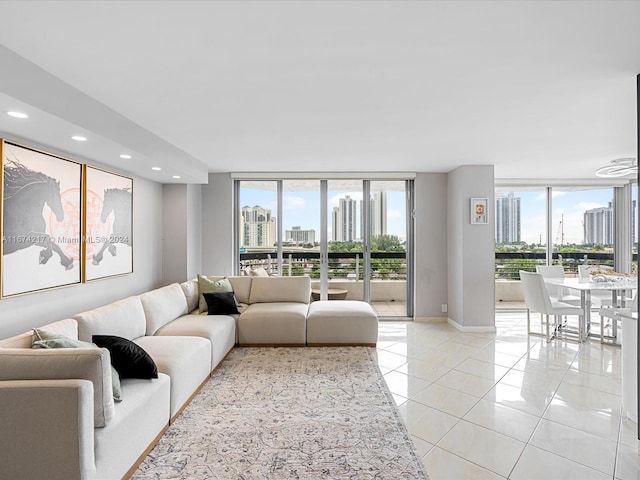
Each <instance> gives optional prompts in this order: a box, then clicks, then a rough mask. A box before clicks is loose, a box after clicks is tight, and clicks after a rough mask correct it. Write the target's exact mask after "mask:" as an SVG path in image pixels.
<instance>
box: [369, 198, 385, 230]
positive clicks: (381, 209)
mask: <svg viewBox="0 0 640 480" xmlns="http://www.w3.org/2000/svg"><path fill="white" fill-rule="evenodd" d="M371 234H372V235H386V234H387V192H375V193H374V194H373V198H372V199H371Z"/></svg>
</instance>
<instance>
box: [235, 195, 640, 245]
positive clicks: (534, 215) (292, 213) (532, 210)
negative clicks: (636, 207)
mask: <svg viewBox="0 0 640 480" xmlns="http://www.w3.org/2000/svg"><path fill="white" fill-rule="evenodd" d="M510 192H513V193H514V195H515V196H518V197H520V199H521V200H520V202H521V234H520V241H521V242H525V243H528V244H532V243H533V244H540V243H541V244H545V243H546V228H547V227H546V225H547V221H546V211H547V207H546V190H545V189H544V188H541V189H539V190H515V189H509V190H505V189H496V194H495V198H498V197H499V196H500V195H501V194H505V195H508V194H509V193H510ZM632 192H633V193H632V196H633V200H636V201H637V189H636V188H633V189H632ZM345 195H350V196H351V198H352V199H354V200H356V201H358V204H360V201H361V200H362V192H361V191H357V190H351V191H346V190H344V191H335V190H330V191H329V192H328V204H329V205H328V212H327V218H328V227H327V229H328V238H329V239H331V238H332V226H331V212H332V209H333V207H334V206H338V205H339V198H340V197H344V196H345ZM612 198H613V189H612V188H598V189H589V190H573V191H568V190H560V189H559V188H554V189H553V196H552V211H553V219H552V234H551V235H552V238H551V242H552V243H553V244H559V243H564V244H571V243H575V244H582V242H583V240H584V214H585V212H586V211H588V210H592V209H595V208H606V207H607V206H608V204H609V202H611V200H612ZM405 201H406V198H405V192H403V191H387V233H388V234H389V235H396V236H398V237H399V238H400V239H401V240H402V241H404V240H405V239H406V213H405V209H406V206H405ZM240 204H241V205H243V206H244V205H251V206H254V205H260V206H262V207H264V208H270V209H271V210H272V215H273V216H274V217H275V216H276V213H275V212H276V211H277V195H276V192H275V191H273V190H262V189H255V188H244V187H243V188H241V194H240ZM319 205H320V193H319V192H318V191H295V192H283V217H284V228H283V232H284V230H290V229H292V227H294V226H300V228H301V229H303V230H311V229H313V230H315V231H316V240H317V241H319V235H320V231H321V230H320V207H319ZM490 205H491V208H490V210H489V216H490V217H491V216H494V219H495V215H496V212H495V202H493V203H490ZM417 208H418V207H417ZM560 221H562V224H563V225H562V228H560ZM562 233H564V242H562ZM357 236H358V237H359V236H360V231H358V235H357ZM634 238H636V239H637V238H638V234H637V224H636V225H635V237H634Z"/></svg>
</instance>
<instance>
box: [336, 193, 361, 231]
mask: <svg viewBox="0 0 640 480" xmlns="http://www.w3.org/2000/svg"><path fill="white" fill-rule="evenodd" d="M356 207H357V202H356V201H355V200H353V199H352V198H351V197H350V196H349V195H346V196H345V197H344V198H341V199H340V200H339V204H338V206H337V207H333V211H332V212H331V220H332V239H333V241H334V242H352V241H354V240H355V239H356V209H357V208H356Z"/></svg>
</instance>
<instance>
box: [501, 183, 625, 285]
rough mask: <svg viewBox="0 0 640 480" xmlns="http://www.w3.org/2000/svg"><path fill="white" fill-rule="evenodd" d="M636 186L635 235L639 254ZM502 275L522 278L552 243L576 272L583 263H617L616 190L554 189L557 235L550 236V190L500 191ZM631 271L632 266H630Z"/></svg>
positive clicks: (567, 267) (542, 258)
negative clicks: (548, 197)
mask: <svg viewBox="0 0 640 480" xmlns="http://www.w3.org/2000/svg"><path fill="white" fill-rule="evenodd" d="M636 195H637V193H636V189H634V192H633V200H632V209H631V210H632V215H631V222H632V226H631V227H632V228H631V235H632V239H631V242H632V245H633V252H634V254H635V253H637V225H636V221H635V219H636V210H635V208H636V202H637V198H636ZM495 212H496V213H495V215H496V217H495V219H496V237H495V238H496V278H499V279H517V278H518V271H519V270H520V269H523V270H530V271H535V266H536V265H540V264H544V263H545V262H546V250H547V244H548V242H549V243H550V244H551V246H552V251H553V255H554V263H555V262H557V261H561V262H562V264H563V265H564V266H565V270H566V271H568V272H569V273H572V274H575V273H576V271H577V266H578V265H579V264H581V263H585V262H586V263H589V264H604V265H613V258H614V208H613V189H612V188H600V189H574V190H568V189H566V190H563V189H556V188H554V189H553V194H552V219H551V226H552V227H551V235H550V238H547V234H546V231H547V227H546V225H547V206H546V189H539V190H530V191H526V190H525V191H510V190H505V191H500V190H498V191H496V199H495ZM629 268H630V269H631V268H632V267H631V266H629Z"/></svg>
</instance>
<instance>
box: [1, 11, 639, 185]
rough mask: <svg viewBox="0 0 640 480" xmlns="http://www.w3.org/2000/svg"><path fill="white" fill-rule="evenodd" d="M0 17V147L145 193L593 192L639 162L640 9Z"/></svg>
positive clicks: (7, 14) (20, 14)
mask: <svg viewBox="0 0 640 480" xmlns="http://www.w3.org/2000/svg"><path fill="white" fill-rule="evenodd" d="M0 18H1V19H2V28H0V65H1V67H0V73H1V74H0V133H1V134H2V135H3V136H5V137H7V138H10V139H14V140H18V141H21V142H23V143H28V144H30V145H34V146H38V147H41V148H45V149H48V150H50V151H51V150H53V151H55V152H56V153H61V154H64V155H67V156H70V157H72V158H75V159H79V160H83V161H88V162H93V163H98V164H103V165H105V166H110V167H112V168H117V169H119V170H124V171H127V172H130V173H132V174H136V175H142V176H144V177H147V178H152V179H155V180H157V181H160V182H165V183H169V182H172V181H175V180H172V179H171V175H174V174H179V175H181V176H182V178H181V179H180V180H178V181H180V182H200V183H202V182H206V180H207V176H206V174H207V171H214V172H217V171H235V172H281V171H295V172H307V171H310V172H324V171H331V172H334V171H338V172H340V171H352V172H359V171H383V172H384V171H420V172H448V171H450V170H451V169H453V168H455V167H457V166H458V165H469V164H494V165H495V174H496V177H497V178H498V179H500V178H503V179H504V178H560V179H561V178H590V179H591V178H593V172H594V171H595V169H596V168H598V167H600V166H602V165H605V164H607V163H608V162H610V161H611V160H612V159H615V158H620V157H635V156H636V133H637V132H636V75H637V74H638V73H640V28H639V27H638V26H639V25H640V2H638V1H604V2H598V1H586V2H582V1H567V2H564V1H556V2H525V1H519V2H506V1H504V2H503V1H499V2H484V1H469V2H454V1H448V2H444V1H438V2H437V1H430V2H426V1H425V2H420V1H408V2H403V1H394V2H390V1H389V2H387V1H373V2H368V1H351V2H338V1H322V2H320V1H317V2H312V1H306V2H293V1H282V2H269V1H264V2H240V1H236V2H214V1H151V0H149V1H83V2H79V1H66V2H65V1H50V0H47V1H42V2H39V1H29V2H25V1H16V2H14V1H1V2H0ZM11 109H22V110H24V111H26V112H27V113H29V115H30V118H29V119H28V120H16V119H12V118H10V117H8V116H6V115H4V112H5V111H7V110H11ZM78 132H80V133H83V134H85V136H87V137H88V138H89V141H88V142H85V143H82V144H79V143H77V142H73V141H71V140H69V136H70V135H72V134H74V133H78ZM123 152H128V153H131V154H132V155H133V156H134V158H133V159H132V160H122V159H120V158H118V156H119V154H120V153H123ZM154 165H158V166H161V167H163V171H162V172H159V173H157V172H152V171H151V170H150V168H151V166H154Z"/></svg>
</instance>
